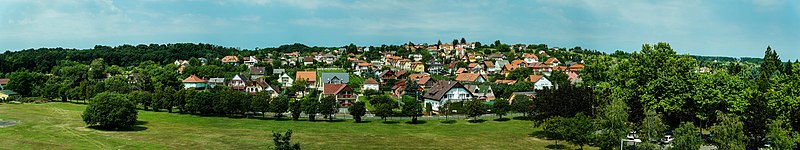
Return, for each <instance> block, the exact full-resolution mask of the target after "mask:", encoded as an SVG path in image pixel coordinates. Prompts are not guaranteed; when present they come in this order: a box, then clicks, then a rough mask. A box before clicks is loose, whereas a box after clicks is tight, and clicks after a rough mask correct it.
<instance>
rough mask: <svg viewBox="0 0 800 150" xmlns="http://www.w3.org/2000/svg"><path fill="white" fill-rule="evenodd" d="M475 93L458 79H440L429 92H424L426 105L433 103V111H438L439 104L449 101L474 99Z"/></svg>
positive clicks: (423, 96)
mask: <svg viewBox="0 0 800 150" xmlns="http://www.w3.org/2000/svg"><path fill="white" fill-rule="evenodd" d="M472 97H473V95H472V93H471V92H469V90H467V88H464V86H463V85H461V83H459V82H456V81H439V82H436V84H434V85H433V87H431V89H429V90H428V91H427V92H425V93H424V94H422V98H424V99H425V103H424V104H425V105H426V106H425V107H423V108H427V105H431V108H432V109H433V111H436V112H438V111H439V106H440V105H442V104H445V103H448V102H461V101H467V100H470V99H472Z"/></svg>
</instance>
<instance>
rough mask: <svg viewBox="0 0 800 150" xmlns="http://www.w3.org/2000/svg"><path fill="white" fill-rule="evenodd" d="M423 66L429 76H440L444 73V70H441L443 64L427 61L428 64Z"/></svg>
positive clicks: (432, 60)
mask: <svg viewBox="0 0 800 150" xmlns="http://www.w3.org/2000/svg"><path fill="white" fill-rule="evenodd" d="M425 65H426V66H427V68H428V73H431V74H441V73H442V72H443V71H444V69H442V68H443V67H442V66H444V64H442V63H441V62H438V61H436V60H434V59H431V60H428V62H426V63H425Z"/></svg>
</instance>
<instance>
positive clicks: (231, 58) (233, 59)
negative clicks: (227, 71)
mask: <svg viewBox="0 0 800 150" xmlns="http://www.w3.org/2000/svg"><path fill="white" fill-rule="evenodd" d="M222 62H224V63H230V62H239V57H236V56H225V57H223V58H222Z"/></svg>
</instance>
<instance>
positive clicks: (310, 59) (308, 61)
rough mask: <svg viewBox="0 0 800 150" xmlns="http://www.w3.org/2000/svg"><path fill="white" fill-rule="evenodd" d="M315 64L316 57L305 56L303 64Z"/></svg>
mask: <svg viewBox="0 0 800 150" xmlns="http://www.w3.org/2000/svg"><path fill="white" fill-rule="evenodd" d="M311 64H314V57H311V56H306V57H303V65H311Z"/></svg>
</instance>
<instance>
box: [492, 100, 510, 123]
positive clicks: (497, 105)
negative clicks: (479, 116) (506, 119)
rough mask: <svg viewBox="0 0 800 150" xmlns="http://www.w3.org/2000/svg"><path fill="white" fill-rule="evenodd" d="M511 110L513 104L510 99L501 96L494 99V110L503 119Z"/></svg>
mask: <svg viewBox="0 0 800 150" xmlns="http://www.w3.org/2000/svg"><path fill="white" fill-rule="evenodd" d="M510 110H511V105H510V104H509V103H508V100H506V99H504V98H499V99H495V100H494V105H492V112H494V114H496V115H497V116H500V119H503V116H505V115H506V114H507V113H508V111H510Z"/></svg>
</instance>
